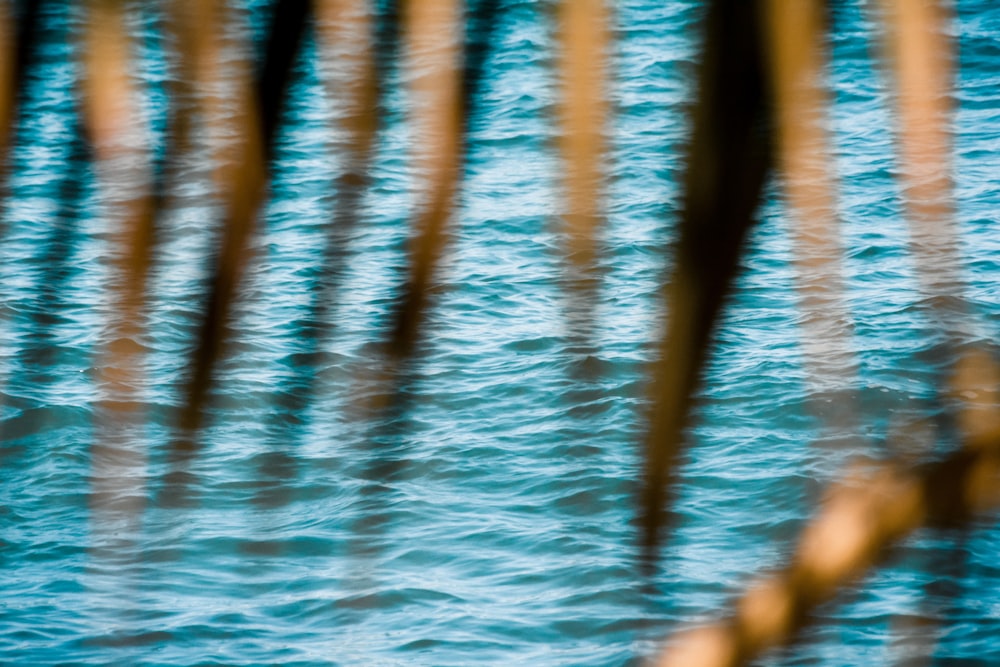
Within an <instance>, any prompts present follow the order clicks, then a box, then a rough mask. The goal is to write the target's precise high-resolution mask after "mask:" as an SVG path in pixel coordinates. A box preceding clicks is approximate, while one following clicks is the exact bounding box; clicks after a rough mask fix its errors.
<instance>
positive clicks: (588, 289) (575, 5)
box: [556, 0, 609, 332]
mask: <svg viewBox="0 0 1000 667" xmlns="http://www.w3.org/2000/svg"><path fill="white" fill-rule="evenodd" d="M606 13H607V11H606V9H605V7H604V3H603V2H602V0H564V1H563V2H562V3H561V4H560V6H559V49H558V58H557V62H556V68H557V72H558V75H559V78H560V84H561V86H560V91H561V97H560V105H559V120H560V121H561V131H560V133H559V149H560V153H561V154H562V165H563V190H564V193H565V196H564V201H565V204H564V213H563V216H562V219H563V221H564V224H565V232H564V233H565V237H566V238H565V241H564V243H565V246H566V255H567V257H568V266H567V272H568V273H569V280H568V281H567V283H568V288H569V289H570V290H571V293H570V294H568V295H567V299H569V304H570V311H571V312H570V316H571V317H573V316H574V315H579V317H577V318H576V319H578V320H580V321H579V322H571V329H572V330H582V331H585V332H586V331H589V330H590V329H591V323H590V320H591V318H592V312H591V311H592V310H593V306H594V304H593V301H594V299H595V298H596V294H595V289H596V268H597V267H596V262H597V256H598V254H599V248H598V238H599V233H600V227H601V220H602V216H603V211H602V208H603V196H602V195H603V190H604V182H603V181H604V179H603V166H604V155H605V152H606V149H605V143H606V141H605V136H604V133H605V123H606V116H607V107H608V103H607V81H606V80H607V65H606V62H607V55H608V53H607V52H608V41H609V40H608V34H607V25H606V24H607V17H606ZM573 292H575V293H573ZM576 311H580V312H576Z"/></svg>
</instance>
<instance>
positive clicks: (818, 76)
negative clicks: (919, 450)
mask: <svg viewBox="0 0 1000 667" xmlns="http://www.w3.org/2000/svg"><path fill="white" fill-rule="evenodd" d="M824 11H825V10H824V6H823V3H821V2H819V1H818V0H770V2H768V3H767V5H766V15H767V25H768V37H769V39H768V45H769V47H770V55H771V58H770V64H771V73H772V77H771V78H772V86H773V91H774V103H775V121H776V122H775V130H776V135H777V144H778V164H779V167H780V169H781V177H782V182H783V184H784V189H785V199H786V201H787V205H788V209H789V214H790V215H791V217H792V220H793V222H792V230H793V235H794V238H795V246H794V247H795V263H796V267H797V269H798V281H799V292H800V295H801V302H800V309H801V311H802V320H801V326H802V342H803V347H804V350H805V353H806V354H805V358H806V363H807V365H808V368H809V372H810V378H811V383H812V385H813V388H814V390H816V391H819V392H823V393H826V394H827V395H828V396H829V395H831V394H832V395H833V396H836V397H837V399H836V400H837V401H838V402H839V403H841V405H839V406H838V408H839V409H838V410H835V411H834V412H833V413H826V414H825V415H824V416H825V417H826V418H827V419H826V421H827V424H826V426H827V427H829V428H831V429H833V430H836V431H839V432H848V431H851V430H853V426H854V423H855V421H856V415H857V408H856V406H849V405H844V404H843V403H845V402H849V399H847V398H846V397H845V396H844V390H845V389H847V388H849V387H851V386H852V384H853V380H854V375H855V370H854V359H853V354H852V352H851V349H850V341H851V337H852V334H853V330H852V327H851V326H850V319H849V316H848V313H847V310H846V308H845V306H844V303H843V291H844V283H843V278H842V274H841V268H840V257H841V248H840V239H839V234H838V220H837V216H836V201H835V195H834V183H833V179H832V178H831V176H830V163H831V162H832V155H831V154H830V150H829V141H828V138H827V134H826V131H825V128H824V119H825V112H826V109H827V107H828V103H827V96H826V95H825V94H824V91H823V88H822V84H821V81H822V77H823V70H824V66H825V59H824V54H823V50H822V48H821V46H822V41H823V32H824V31H823V27H824V26H823V18H824V16H823V13H824Z"/></svg>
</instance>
